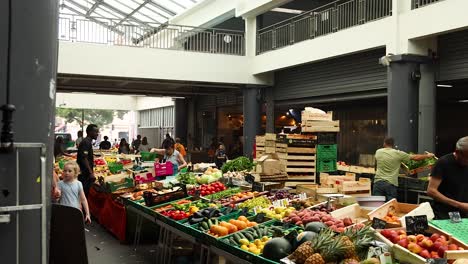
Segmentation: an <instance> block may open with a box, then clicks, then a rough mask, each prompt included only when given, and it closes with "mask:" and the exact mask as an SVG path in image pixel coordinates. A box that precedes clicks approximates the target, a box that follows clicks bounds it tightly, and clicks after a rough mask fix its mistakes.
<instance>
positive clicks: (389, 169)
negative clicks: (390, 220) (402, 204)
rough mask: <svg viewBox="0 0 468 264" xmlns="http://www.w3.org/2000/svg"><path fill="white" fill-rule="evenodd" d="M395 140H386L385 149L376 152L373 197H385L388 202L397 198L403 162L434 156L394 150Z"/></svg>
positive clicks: (432, 155)
mask: <svg viewBox="0 0 468 264" xmlns="http://www.w3.org/2000/svg"><path fill="white" fill-rule="evenodd" d="M394 145H395V141H394V139H393V138H386V139H385V140H384V144H383V148H380V149H378V150H377V151H376V152H375V160H376V166H377V171H376V173H375V178H374V186H373V195H374V196H385V199H386V201H389V200H391V199H393V198H397V189H398V175H399V172H400V166H401V163H402V162H405V163H406V162H408V161H410V160H424V159H427V158H431V157H434V154H432V153H429V154H422V155H421V154H408V153H406V152H404V151H401V150H397V149H395V148H394Z"/></svg>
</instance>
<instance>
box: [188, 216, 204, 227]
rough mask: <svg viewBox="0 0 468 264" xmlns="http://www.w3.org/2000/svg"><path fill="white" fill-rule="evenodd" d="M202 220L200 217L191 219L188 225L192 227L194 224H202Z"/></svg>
mask: <svg viewBox="0 0 468 264" xmlns="http://www.w3.org/2000/svg"><path fill="white" fill-rule="evenodd" d="M203 220H204V218H203V217H200V218H192V219H190V220H189V222H190V224H192V225H194V224H198V223H201V222H203Z"/></svg>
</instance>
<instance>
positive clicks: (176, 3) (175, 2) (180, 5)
mask: <svg viewBox="0 0 468 264" xmlns="http://www.w3.org/2000/svg"><path fill="white" fill-rule="evenodd" d="M169 1H170V2H171V3H173V4H175V5H177V6H179V7H181V8H183V9H187V7H186V6H184V5H182V4H181V3H179V2H177V1H174V0H169Z"/></svg>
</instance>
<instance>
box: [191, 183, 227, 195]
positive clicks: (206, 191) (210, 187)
mask: <svg viewBox="0 0 468 264" xmlns="http://www.w3.org/2000/svg"><path fill="white" fill-rule="evenodd" d="M224 190H226V186H224V184H222V183H221V182H214V183H211V184H203V185H201V186H198V187H195V188H193V189H191V190H190V191H189V192H188V194H189V195H192V196H193V195H195V192H197V191H200V195H201V196H206V195H210V194H214V193H218V192H221V191H224Z"/></svg>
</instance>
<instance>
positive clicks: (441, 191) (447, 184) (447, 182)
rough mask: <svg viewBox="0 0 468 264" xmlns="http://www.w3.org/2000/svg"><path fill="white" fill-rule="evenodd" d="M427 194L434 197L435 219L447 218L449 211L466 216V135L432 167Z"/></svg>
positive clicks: (467, 203) (467, 179)
mask: <svg viewBox="0 0 468 264" xmlns="http://www.w3.org/2000/svg"><path fill="white" fill-rule="evenodd" d="M427 194H428V195H429V196H430V197H432V198H433V199H434V202H433V209H434V214H435V217H436V218H437V219H448V218H449V212H460V215H461V217H462V218H467V217H468V137H463V138H461V139H459V140H458V142H457V144H456V146H455V152H453V153H450V154H447V155H445V156H443V157H441V158H440V159H439V160H438V161H437V163H436V165H435V166H434V168H433V169H432V173H431V178H430V180H429V186H428V188H427Z"/></svg>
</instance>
